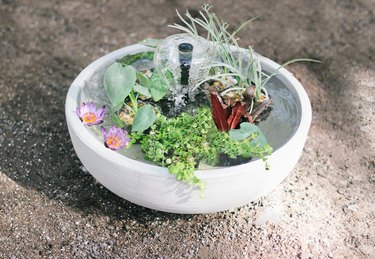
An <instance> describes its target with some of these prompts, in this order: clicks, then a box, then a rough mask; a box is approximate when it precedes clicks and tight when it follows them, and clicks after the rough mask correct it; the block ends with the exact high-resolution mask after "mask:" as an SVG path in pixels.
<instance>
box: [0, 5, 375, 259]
mask: <svg viewBox="0 0 375 259" xmlns="http://www.w3.org/2000/svg"><path fill="white" fill-rule="evenodd" d="M200 5H201V2H199V1H176V0H174V1H173V0H171V1H163V0H159V1H156V0H154V1H120V0H117V1H115V0H113V1H105V0H96V1H94V0H92V1H85V3H83V1H77V0H72V1H58V0H51V1H47V0H40V1H27V0H24V1H22V0H0V72H1V73H0V258H41V257H52V258H59V257H65V258H72V257H77V258H84V257H93V258H106V257H113V258H123V257H135V256H139V257H148V258H150V257H154V258H170V257H194V258H195V257H201V258H222V257H225V258H249V257H251V258H292V257H297V258H309V257H312V258H326V257H332V258H371V257H372V258H374V257H375V212H374V198H375V195H374V192H375V106H374V103H375V100H374V99H375V60H374V59H375V14H374V12H375V2H374V1H373V0H363V1H358V0H337V1H323V0H321V1H318V0H317V1H308V0H305V1H300V0H291V1H276V0H275V1H271V0H264V1H229V0H226V1H215V10H216V12H217V13H218V14H219V15H220V16H221V17H223V18H224V19H225V20H227V21H228V22H229V23H231V24H234V25H238V24H240V22H241V21H244V20H246V19H249V18H251V17H254V16H258V15H260V16H261V18H260V19H259V20H257V21H255V22H253V23H252V25H251V26H250V27H248V28H246V29H245V30H244V31H243V32H242V33H241V35H240V36H241V45H242V46H247V45H249V44H251V45H252V46H254V47H255V49H256V50H257V51H258V52H260V53H261V54H263V55H265V56H267V57H269V58H271V59H274V60H276V61H278V62H283V61H286V60H289V59H291V58H295V57H311V58H317V59H320V60H321V61H322V62H323V63H322V64H321V65H318V64H308V63H305V64H295V65H292V66H290V67H289V69H290V70H291V71H292V72H293V73H294V74H295V76H296V77H297V78H298V79H299V80H300V81H301V82H302V84H303V85H304V86H305V88H306V90H307V92H308V94H309V96H310V98H311V102H312V106H313V123H312V126H311V130H310V133H309V137H308V140H307V143H306V146H305V149H304V152H303V155H302V157H301V159H300V161H299V163H298V165H297V167H296V168H295V169H294V171H293V172H292V173H291V174H290V176H289V177H288V178H287V179H286V180H285V181H284V182H283V184H282V185H280V186H279V187H278V188H277V190H275V191H274V192H272V193H271V194H270V195H268V196H267V197H264V198H262V199H260V200H258V201H256V202H253V203H251V204H249V205H247V206H244V207H242V208H239V209H236V210H233V211H227V212H222V213H215V214H209V215H173V214H167V213H162V212H157V211H152V210H149V209H145V208H142V207H139V206H136V205H134V204H131V203H129V202H127V201H125V200H123V199H121V198H119V197H117V196H115V195H114V194H112V193H111V192H109V191H108V190H106V189H105V188H103V187H102V186H101V185H99V184H97V183H96V182H95V180H94V179H93V178H92V177H91V175H90V174H89V173H88V172H86V171H85V169H84V168H83V167H82V165H81V163H80V162H79V160H78V158H77V156H76V155H75V153H74V150H73V147H72V144H71V142H70V138H69V135H68V131H67V128H66V125H65V117H64V102H65V95H66V93H67V90H68V87H69V85H70V83H71V82H72V80H73V79H74V78H75V76H77V74H78V73H79V72H80V71H81V70H82V69H83V68H84V67H85V66H86V65H88V64H89V63H90V62H92V61H93V60H95V59H96V58H98V57H100V56H102V55H104V54H106V53H108V52H110V51H112V50H115V49H117V48H120V47H122V46H125V45H128V44H133V43H136V42H138V41H140V40H142V39H144V38H147V37H154V38H163V37H165V36H167V35H170V34H172V33H175V31H174V30H172V29H169V28H167V24H171V23H173V22H174V21H176V20H177V16H176V14H175V11H174V10H175V9H176V8H177V9H179V10H181V11H183V10H184V9H185V8H189V9H192V10H197V9H198V8H199V6H200Z"/></svg>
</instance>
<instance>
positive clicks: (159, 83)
mask: <svg viewBox="0 0 375 259" xmlns="http://www.w3.org/2000/svg"><path fill="white" fill-rule="evenodd" d="M172 79H173V75H172V73H171V72H170V71H167V72H166V73H160V72H158V71H154V72H153V73H152V76H151V78H150V80H151V85H150V92H151V95H152V98H153V99H154V101H155V102H157V101H159V100H161V99H162V98H163V97H164V96H165V95H166V94H167V93H168V91H169V85H170V83H171V80H172Z"/></svg>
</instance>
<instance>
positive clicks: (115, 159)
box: [65, 44, 312, 181]
mask: <svg viewBox="0 0 375 259" xmlns="http://www.w3.org/2000/svg"><path fill="white" fill-rule="evenodd" d="M147 50H152V51H153V50H154V49H152V48H149V47H146V46H144V45H140V44H134V45H129V46H126V47H123V48H120V49H117V50H115V51H112V52H110V53H108V54H106V55H104V56H102V57H100V58H98V59H96V60H95V61H94V62H92V63H91V64H89V65H88V66H87V67H86V68H84V69H83V70H82V71H81V72H80V73H79V74H78V76H77V77H76V78H75V79H74V81H73V82H72V84H71V85H70V87H69V90H68V93H67V97H66V102H65V116H66V121H67V124H68V127H69V129H70V130H73V131H74V132H75V134H76V135H77V137H78V138H80V139H81V141H82V142H83V143H84V144H85V145H86V146H87V147H89V148H90V149H91V150H92V151H93V152H95V153H98V154H100V155H101V156H102V157H103V158H105V159H106V160H108V161H110V162H111V163H115V164H117V165H119V166H121V167H124V168H131V169H133V170H136V171H138V172H139V173H142V174H146V175H153V176H159V177H170V176H171V175H170V174H169V173H168V170H167V168H165V167H161V166H158V165H152V164H148V163H144V162H141V161H138V160H134V159H132V158H128V157H126V156H124V155H122V154H120V153H118V152H114V151H112V150H109V149H107V148H106V147H105V146H104V144H103V143H101V142H100V141H98V139H97V138H95V136H94V135H93V134H91V133H90V132H89V130H88V129H87V128H85V126H84V125H83V123H82V122H81V121H80V119H79V118H78V116H77V114H76V109H77V107H79V104H78V103H77V101H78V99H79V97H80V95H81V93H82V89H83V87H84V86H85V85H86V82H87V81H88V80H87V79H88V78H90V77H91V76H93V75H94V73H95V71H97V68H98V67H101V66H106V65H110V64H111V63H113V62H114V61H115V60H116V59H119V58H121V57H122V56H124V55H126V54H133V53H137V52H140V51H147ZM256 55H257V56H258V58H259V60H260V62H261V64H262V65H263V66H264V65H265V66H266V67H267V68H268V69H272V70H276V69H278V68H279V67H280V65H279V64H277V63H276V62H274V61H272V60H270V59H268V58H266V57H264V56H262V55H259V54H256ZM278 75H280V76H283V77H284V79H285V80H287V81H289V83H290V85H291V86H293V88H294V90H295V91H296V93H297V96H298V98H299V101H300V108H301V120H300V123H299V126H298V127H297V129H296V130H295V132H294V134H293V135H292V136H291V137H290V139H289V140H288V141H287V142H286V143H285V144H283V145H282V146H280V147H279V148H278V149H277V150H275V151H274V152H273V153H272V154H271V156H269V157H270V158H272V160H279V159H280V160H281V159H283V160H285V159H286V158H285V157H284V154H285V151H286V150H288V149H290V148H292V149H293V147H294V146H295V144H294V143H296V142H299V141H305V139H306V137H307V133H308V130H309V128H310V124H311V120H312V109H311V104H310V100H309V98H308V96H307V93H306V91H305V89H304V88H303V86H302V85H301V83H300V82H299V81H298V80H297V79H296V78H295V77H294V76H293V74H292V73H290V72H289V71H288V70H287V69H285V68H281V69H279V74H278ZM269 160H270V161H271V159H269ZM270 166H271V167H272V163H270ZM259 171H265V168H264V162H263V161H262V160H261V159H257V160H254V161H250V162H247V163H244V164H240V165H235V166H228V167H219V168H212V169H203V170H197V171H196V172H195V174H196V176H197V177H198V178H200V179H201V180H203V181H204V180H208V179H213V178H220V177H222V176H226V177H228V176H236V175H240V174H243V173H245V172H246V173H247V174H248V173H256V172H259ZM119 173H120V172H119Z"/></svg>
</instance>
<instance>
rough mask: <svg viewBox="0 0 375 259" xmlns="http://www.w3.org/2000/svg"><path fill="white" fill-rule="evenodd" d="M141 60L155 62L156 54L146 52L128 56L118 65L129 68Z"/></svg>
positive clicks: (119, 61)
mask: <svg viewBox="0 0 375 259" xmlns="http://www.w3.org/2000/svg"><path fill="white" fill-rule="evenodd" d="M141 59H147V60H153V59H154V52H153V51H145V52H139V53H136V54H132V55H126V56H125V57H123V58H121V59H120V60H118V63H120V64H121V65H122V66H124V67H125V66H128V65H131V64H133V63H134V62H136V61H138V60H141Z"/></svg>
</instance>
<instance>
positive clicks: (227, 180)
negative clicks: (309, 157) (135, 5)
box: [65, 45, 311, 214]
mask: <svg viewBox="0 0 375 259" xmlns="http://www.w3.org/2000/svg"><path fill="white" fill-rule="evenodd" d="M147 49H148V48H146V47H144V46H142V45H132V46H128V47H125V48H122V49H119V50H116V51H114V52H112V53H109V54H108V55H105V56H103V57H101V58H99V59H97V60H96V61H95V62H93V63H91V64H90V65H89V66H87V67H86V68H85V69H84V70H83V71H82V72H81V73H80V74H79V75H78V76H77V78H76V79H75V80H74V82H73V83H72V85H71V86H70V89H69V92H68V95H67V98H66V106H65V114H66V120H67V125H68V128H69V133H70V137H71V139H72V142H73V146H74V149H75V151H76V153H77V155H78V157H79V159H80V160H81V162H82V164H83V165H84V166H85V167H86V169H87V170H88V171H89V172H90V173H91V174H92V175H93V176H94V177H95V178H96V179H97V180H98V181H99V182H100V183H101V184H102V185H104V186H105V187H106V188H107V189H109V190H110V191H112V192H113V193H115V194H117V195H118V196H120V197H122V198H124V199H126V200H128V201H131V202H133V203H136V204H138V205H141V206H144V207H147V208H151V209H156V210H160V211H166V212H173V213H184V214H194V213H210V212H217V211H222V210H227V209H233V208H236V207H239V206H241V205H244V204H247V203H249V202H250V201H253V200H255V199H258V198H259V197H261V196H263V195H265V194H267V193H268V192H270V191H272V190H273V189H274V188H275V187H276V186H277V185H278V184H280V183H281V182H282V181H283V179H284V178H285V177H286V176H287V175H288V174H289V173H290V172H291V171H292V169H293V167H294V166H295V165H296V163H297V161H298V159H299V157H300V155H301V152H302V149H303V146H304V143H305V141H306V137H307V133H308V130H309V127H310V124H311V105H310V101H309V98H308V96H307V94H306V92H305V90H304V89H303V87H302V85H301V84H300V83H299V82H298V80H297V79H296V78H294V77H293V75H292V74H291V73H290V72H288V71H287V70H286V69H280V74H279V76H278V77H279V78H280V80H282V82H283V83H284V84H286V85H287V87H288V88H290V89H292V90H293V92H295V93H296V96H297V98H298V99H299V102H300V103H299V105H300V111H301V121H300V124H299V126H298V128H297V130H296V132H295V133H294V135H293V136H292V137H291V138H290V139H289V140H288V141H287V142H286V143H285V144H284V145H283V146H281V147H280V148H278V149H277V150H276V151H274V152H273V154H272V155H271V156H270V157H269V160H268V162H269V164H270V166H271V168H270V170H268V171H266V170H265V167H264V163H263V161H261V160H255V161H252V162H249V163H246V164H242V165H238V166H231V167H223V168H218V169H209V170H200V171H197V172H196V175H197V176H198V177H199V178H200V179H202V180H203V182H205V183H206V190H205V196H206V197H205V198H202V197H201V196H200V192H199V191H198V190H195V189H193V188H192V187H191V186H188V185H186V184H184V183H181V182H179V181H177V180H175V177H174V176H172V175H170V174H169V173H168V171H167V169H165V168H163V167H159V166H155V165H151V164H146V163H143V162H140V161H136V160H133V159H130V158H127V157H125V156H123V155H121V154H119V153H116V152H114V151H111V150H109V149H107V148H105V147H104V145H103V143H102V142H101V141H99V140H98V139H97V138H96V137H95V136H94V135H93V134H92V133H90V132H89V131H88V129H86V128H85V126H84V125H83V124H82V123H81V121H80V120H79V118H78V116H77V114H76V109H77V107H79V105H80V104H81V95H82V89H83V87H84V86H85V85H86V82H88V81H90V78H91V77H93V76H94V75H95V73H96V72H97V71H99V70H103V69H105V68H106V67H108V66H109V65H110V64H112V63H113V62H114V61H115V60H116V59H119V58H121V57H123V56H124V55H126V54H131V53H137V52H140V51H144V50H147ZM259 58H260V61H261V65H262V67H263V68H264V69H266V71H273V70H275V69H277V68H279V65H278V64H276V63H275V62H273V61H271V60H270V59H267V58H265V57H262V56H259Z"/></svg>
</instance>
